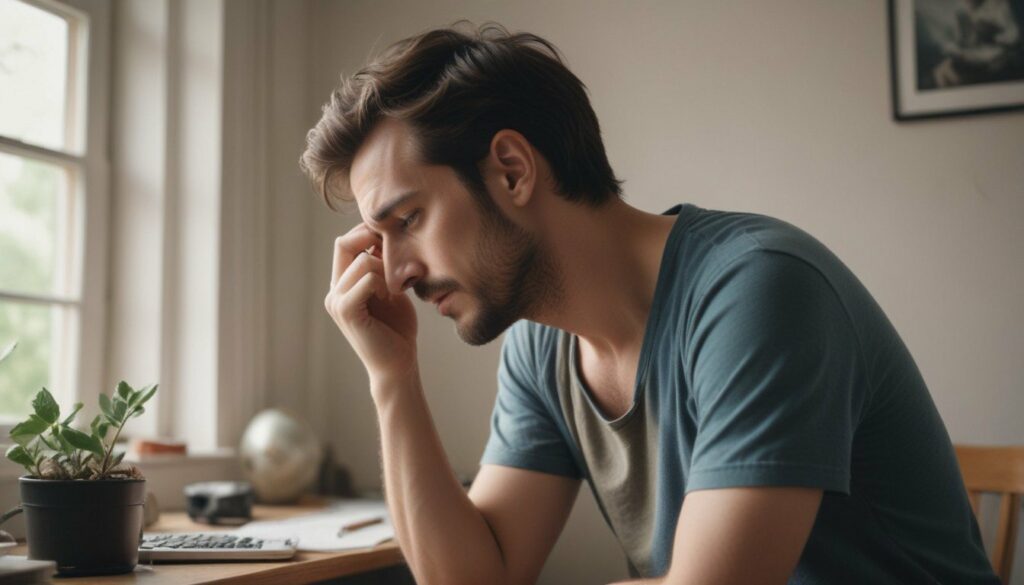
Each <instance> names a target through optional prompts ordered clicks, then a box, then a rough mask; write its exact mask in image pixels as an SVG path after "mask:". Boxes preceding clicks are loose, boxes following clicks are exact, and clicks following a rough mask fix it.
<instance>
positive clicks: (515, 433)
mask: <svg viewBox="0 0 1024 585" xmlns="http://www.w3.org/2000/svg"><path fill="white" fill-rule="evenodd" d="M535 347H536V345H535V344H534V343H532V340H531V339H530V331H529V329H528V328H527V326H526V323H525V322H520V323H518V324H516V325H514V326H513V327H512V328H510V329H509V332H508V334H507V335H506V336H505V341H504V343H503V345H502V348H501V362H500V365H499V368H498V396H497V399H496V400H495V404H494V412H493V414H492V416H491V436H490V438H489V439H488V441H487V447H486V448H485V449H484V454H483V458H482V459H481V461H480V462H481V464H492V465H505V466H508V467H518V468H522V469H529V470H532V471H539V472H542V473H550V474H554V475H562V476H566V477H572V478H579V477H581V473H580V470H579V467H578V466H577V464H576V462H575V460H574V459H573V457H572V454H571V452H570V451H569V447H568V445H567V444H566V439H565V437H564V435H563V434H562V432H561V431H560V429H559V426H558V424H557V423H556V422H555V420H554V418H553V414H552V412H551V409H550V408H549V407H548V406H547V404H546V403H545V400H544V397H543V395H542V394H541V392H542V391H543V388H540V387H539V385H538V383H537V380H538V379H539V378H540V374H541V372H538V365H539V364H538V361H537V358H538V357H539V356H536V355H535Z"/></svg>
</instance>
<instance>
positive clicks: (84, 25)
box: [0, 0, 110, 461]
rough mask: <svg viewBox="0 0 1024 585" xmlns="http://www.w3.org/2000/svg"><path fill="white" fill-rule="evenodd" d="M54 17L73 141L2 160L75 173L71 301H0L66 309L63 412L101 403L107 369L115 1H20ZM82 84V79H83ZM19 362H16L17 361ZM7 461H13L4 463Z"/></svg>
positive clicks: (57, 377)
mask: <svg viewBox="0 0 1024 585" xmlns="http://www.w3.org/2000/svg"><path fill="white" fill-rule="evenodd" d="M19 1H22V2H25V3H26V4H29V5H32V6H34V7H36V8H40V9H42V10H45V11H47V12H51V13H55V14H59V15H61V16H66V17H70V19H72V22H75V21H77V22H78V23H79V24H77V25H72V26H71V27H69V31H68V34H69V44H68V50H69V60H68V86H67V91H68V92H70V94H71V99H70V100H69V104H70V107H69V108H68V112H67V119H66V127H67V128H69V129H71V130H70V135H71V137H72V139H73V141H69V142H68V144H66V146H65V147H64V148H63V149H51V148H46V147H42V146H37V145H33V144H28V143H25V142H22V141H20V140H17V139H14V138H10V137H6V136H2V135H0V152H3V153H5V154H10V155H15V156H19V157H25V158H30V159H33V160H38V161H41V162H48V163H55V164H58V165H61V166H64V167H68V166H70V167H74V168H75V169H76V171H75V178H76V180H75V182H74V183H73V184H69V185H68V186H67V187H68V195H69V197H70V199H71V206H73V208H69V211H70V213H69V214H68V215H69V216H70V218H71V222H65V225H66V226H67V227H68V228H70V229H69V230H68V231H70V233H71V235H72V237H73V238H75V240H76V241H75V242H72V243H70V244H69V246H67V248H66V249H68V250H70V251H71V253H72V254H73V255H72V256H70V257H67V265H68V266H69V267H70V268H71V273H70V274H69V275H68V278H69V280H68V282H69V286H68V290H70V291H71V294H69V295H67V296H61V295H40V294H27V293H23V292H14V291H3V290H0V299H3V300H11V301H18V302H27V303H35V304H43V305H48V306H63V307H66V308H68V309H70V313H71V314H70V315H68V316H65V317H62V319H64V320H65V322H66V323H67V324H66V325H65V326H64V327H63V328H62V333H63V334H62V335H61V339H56V340H54V345H55V346H58V347H59V348H60V349H58V350H57V351H55V354H56V355H58V356H62V357H63V358H64V359H62V360H61V361H62V362H63V363H61V364H59V365H54V364H53V363H51V380H52V382H51V383H54V382H55V383H57V384H59V385H60V386H61V387H63V388H66V389H67V390H66V391H65V392H62V393H61V396H60V399H61V403H62V406H64V407H70V406H71V404H70V403H71V402H76V401H77V402H84V403H86V404H90V403H95V402H96V399H97V397H98V394H99V392H100V384H101V382H102V378H103V376H102V372H103V364H104V362H105V342H104V340H105V338H106V336H105V322H106V302H105V287H106V273H107V252H108V250H107V233H106V232H107V225H106V224H107V214H108V206H109V193H108V174H109V162H108V150H109V149H108V109H109V108H108V96H109V59H110V44H109V38H110V1H109V0H60V1H57V0H19ZM76 76H80V77H79V78H76ZM12 359H16V356H12ZM16 422H17V420H9V419H5V420H3V421H0V433H2V434H0V443H6V442H7V436H8V433H9V431H10V428H11V426H13V424H15V423H16ZM5 461H6V460H5Z"/></svg>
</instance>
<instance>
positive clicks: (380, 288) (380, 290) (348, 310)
mask: <svg viewBox="0 0 1024 585" xmlns="http://www.w3.org/2000/svg"><path fill="white" fill-rule="evenodd" d="M387 294H388V285H387V283H386V282H384V277H383V276H381V275H380V274H377V273H376V272H367V273H366V274H364V275H363V276H362V278H360V279H359V280H358V281H357V282H356V284H355V286H353V287H352V288H351V289H350V290H349V291H348V294H346V295H345V297H344V300H342V302H341V313H342V315H343V316H344V317H345V318H346V319H351V318H352V317H353V316H354V314H355V313H356V312H358V311H362V310H364V309H365V307H366V303H367V301H369V300H370V298H371V297H374V296H376V297H377V298H379V299H383V298H386V297H387Z"/></svg>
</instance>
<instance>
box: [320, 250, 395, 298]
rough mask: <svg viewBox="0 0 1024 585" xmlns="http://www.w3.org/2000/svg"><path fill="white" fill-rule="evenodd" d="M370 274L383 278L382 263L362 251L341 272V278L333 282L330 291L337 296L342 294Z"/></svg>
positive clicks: (370, 254)
mask: <svg viewBox="0 0 1024 585" xmlns="http://www.w3.org/2000/svg"><path fill="white" fill-rule="evenodd" d="M371 272H372V273H374V274H377V275H380V276H383V275H384V261H383V260H381V259H380V258H378V257H376V256H374V255H373V254H372V253H369V252H367V251H365V250H364V251H363V252H361V253H359V254H358V255H357V256H356V258H355V260H353V261H352V262H351V263H350V264H349V265H348V267H347V268H346V269H345V271H344V272H342V274H341V276H340V277H339V278H337V279H336V280H335V282H334V286H333V287H332V289H331V290H333V291H335V292H337V293H339V294H344V293H346V292H348V290H349V289H351V288H352V287H353V286H354V285H355V284H356V283H357V282H359V280H360V279H361V278H362V277H363V276H364V275H366V274H368V273H371Z"/></svg>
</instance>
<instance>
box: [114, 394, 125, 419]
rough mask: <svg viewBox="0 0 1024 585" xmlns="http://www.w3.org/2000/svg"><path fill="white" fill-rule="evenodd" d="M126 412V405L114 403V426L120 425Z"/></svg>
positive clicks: (119, 402) (118, 402)
mask: <svg viewBox="0 0 1024 585" xmlns="http://www.w3.org/2000/svg"><path fill="white" fill-rule="evenodd" d="M127 410H128V403H127V402H121V401H120V400H118V401H117V402H115V403H114V421H115V422H114V424H120V423H121V421H123V420H124V413H125V411H127Z"/></svg>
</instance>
